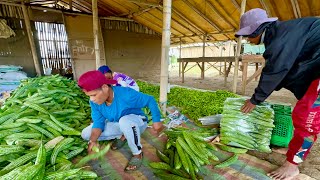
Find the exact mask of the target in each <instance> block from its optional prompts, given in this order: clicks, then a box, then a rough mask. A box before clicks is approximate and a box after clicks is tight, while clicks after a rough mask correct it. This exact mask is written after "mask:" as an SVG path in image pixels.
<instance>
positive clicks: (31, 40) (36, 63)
mask: <svg viewBox="0 0 320 180" xmlns="http://www.w3.org/2000/svg"><path fill="white" fill-rule="evenodd" d="M22 12H23V18H24V22H25V24H26V29H27V34H28V38H29V43H30V46H31V53H32V58H33V62H34V67H35V69H36V73H37V75H38V76H41V70H40V64H39V59H38V55H37V50H36V45H35V43H34V38H33V35H32V30H31V25H30V19H29V15H28V10H27V7H26V6H25V5H24V4H23V5H22Z"/></svg>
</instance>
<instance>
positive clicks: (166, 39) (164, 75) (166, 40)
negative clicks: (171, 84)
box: [159, 0, 172, 114]
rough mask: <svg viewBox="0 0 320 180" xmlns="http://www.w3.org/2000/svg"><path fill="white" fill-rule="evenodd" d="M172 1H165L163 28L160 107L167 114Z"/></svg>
mask: <svg viewBox="0 0 320 180" xmlns="http://www.w3.org/2000/svg"><path fill="white" fill-rule="evenodd" d="M171 5H172V0H164V1H163V28H162V48H161V75H160V98H159V100H160V107H161V111H162V112H163V113H164V114H165V113H166V108H167V92H168V62H169V49H170V34H171V32H170V23H171Z"/></svg>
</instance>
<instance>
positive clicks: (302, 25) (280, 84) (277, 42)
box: [236, 8, 320, 179]
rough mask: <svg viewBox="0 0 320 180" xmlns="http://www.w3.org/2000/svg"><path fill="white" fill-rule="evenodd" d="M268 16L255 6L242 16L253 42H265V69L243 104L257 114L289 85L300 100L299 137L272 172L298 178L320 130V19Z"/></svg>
mask: <svg viewBox="0 0 320 180" xmlns="http://www.w3.org/2000/svg"><path fill="white" fill-rule="evenodd" d="M277 19H278V18H268V17H267V13H266V11H264V10H262V9H258V8H257V9H252V10H250V11H248V12H246V13H245V14H243V15H242V16H241V20H240V30H239V31H238V32H237V33H236V36H244V37H246V38H247V40H248V41H250V42H251V43H253V44H261V43H264V45H265V48H266V51H265V52H264V54H263V57H264V58H265V60H266V65H265V67H264V68H263V70H262V73H261V77H260V81H259V84H258V87H257V88H256V89H255V92H254V94H253V95H252V97H251V99H248V100H247V101H246V102H245V104H244V105H243V106H242V108H241V111H242V112H244V113H249V112H251V111H252V110H253V109H254V108H255V107H256V105H257V104H259V103H261V102H263V101H264V100H265V99H267V98H268V96H269V95H270V94H271V93H272V92H273V91H274V90H280V89H281V88H286V89H288V90H290V91H291V92H292V93H293V94H294V95H295V97H296V98H297V99H298V100H299V101H298V102H297V104H296V106H295V107H294V110H293V112H292V120H293V125H294V136H293V138H292V140H291V141H290V144H289V147H288V151H287V153H286V156H287V159H286V162H285V163H284V164H283V165H282V166H281V167H280V168H278V169H277V170H275V171H273V172H271V173H269V174H268V175H269V176H270V177H271V178H273V179H292V178H293V177H295V176H297V175H298V174H299V169H298V164H299V163H302V162H303V161H304V160H305V159H306V157H307V155H308V153H309V152H310V149H311V147H312V145H313V144H314V142H315V141H316V139H317V134H319V132H320V95H319V92H320V82H319V81H320V33H319V32H320V19H319V18H316V17H307V18H300V19H294V20H289V21H278V20H277Z"/></svg>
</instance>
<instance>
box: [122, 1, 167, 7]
mask: <svg viewBox="0 0 320 180" xmlns="http://www.w3.org/2000/svg"><path fill="white" fill-rule="evenodd" d="M127 1H129V2H132V3H135V4H142V5H147V6H151V7H160V6H161V7H162V4H159V3H152V2H148V1H144V0H127Z"/></svg>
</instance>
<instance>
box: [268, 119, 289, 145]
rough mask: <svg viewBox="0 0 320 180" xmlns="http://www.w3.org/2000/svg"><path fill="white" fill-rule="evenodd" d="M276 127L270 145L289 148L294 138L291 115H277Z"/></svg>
mask: <svg viewBox="0 0 320 180" xmlns="http://www.w3.org/2000/svg"><path fill="white" fill-rule="evenodd" d="M274 125H275V127H274V128H273V130H272V135H271V142H270V143H271V144H273V145H276V146H281V147H288V145H289V142H290V141H291V139H292V136H293V125H292V118H291V115H285V114H277V113H275V118H274Z"/></svg>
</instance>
